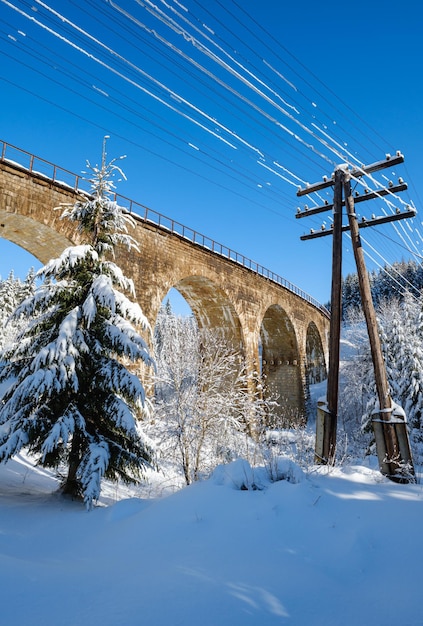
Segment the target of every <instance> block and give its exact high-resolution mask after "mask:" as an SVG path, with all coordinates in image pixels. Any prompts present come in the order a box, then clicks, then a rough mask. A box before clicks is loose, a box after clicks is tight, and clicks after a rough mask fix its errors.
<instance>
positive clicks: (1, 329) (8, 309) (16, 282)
mask: <svg viewBox="0 0 423 626" xmlns="http://www.w3.org/2000/svg"><path fill="white" fill-rule="evenodd" d="M34 277H35V272H34V269H33V268H31V269H30V270H29V272H28V274H27V276H26V278H25V281H24V282H22V281H21V280H20V279H19V278H15V274H14V271H13V270H11V272H10V273H9V276H8V277H7V279H6V280H2V281H0V349H3V348H4V347H5V346H6V345H8V344H9V343H10V342H11V341H12V340H13V338H14V337H15V335H16V334H17V333H18V332H19V330H21V329H22V328H23V327H24V325H25V324H26V320H25V319H24V318H22V317H21V318H20V319H16V318H11V315H12V313H13V311H14V310H15V308H16V307H17V305H18V304H20V303H21V302H22V300H24V299H25V298H26V297H28V296H29V295H30V294H31V293H34Z"/></svg>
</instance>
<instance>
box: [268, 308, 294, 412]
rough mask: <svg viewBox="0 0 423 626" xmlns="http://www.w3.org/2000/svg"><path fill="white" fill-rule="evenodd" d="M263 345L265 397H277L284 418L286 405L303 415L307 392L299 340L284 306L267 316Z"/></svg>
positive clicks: (271, 311) (272, 309)
mask: <svg viewBox="0 0 423 626" xmlns="http://www.w3.org/2000/svg"><path fill="white" fill-rule="evenodd" d="M260 341H261V352H262V355H261V362H262V375H263V377H264V383H265V384H264V387H265V390H266V391H265V393H266V394H269V395H271V396H276V397H277V400H278V402H279V409H278V411H277V412H278V413H279V414H280V415H281V416H284V411H285V407H286V405H289V407H290V408H292V409H294V411H297V413H301V414H302V413H303V410H304V389H303V384H302V376H301V367H300V352H299V347H298V341H297V336H296V332H295V328H294V325H293V323H292V321H291V319H290V318H289V316H288V315H287V313H286V311H285V310H284V309H283V308H282V307H281V306H280V305H278V304H274V305H271V306H270V307H269V308H268V309H267V311H266V312H265V314H264V317H263V320H262V323H261V329H260ZM297 417H298V415H297Z"/></svg>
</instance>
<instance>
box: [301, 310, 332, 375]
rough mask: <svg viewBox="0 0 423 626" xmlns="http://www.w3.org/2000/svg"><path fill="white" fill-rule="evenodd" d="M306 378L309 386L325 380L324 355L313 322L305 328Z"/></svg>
mask: <svg viewBox="0 0 423 626" xmlns="http://www.w3.org/2000/svg"><path fill="white" fill-rule="evenodd" d="M306 377H307V382H308V384H310V385H313V384H315V383H320V382H322V380H325V379H326V378H327V370H326V362H325V353H324V350H323V343H322V339H321V337H320V333H319V331H318V329H317V326H316V324H315V323H314V322H310V323H309V325H308V327H307V336H306Z"/></svg>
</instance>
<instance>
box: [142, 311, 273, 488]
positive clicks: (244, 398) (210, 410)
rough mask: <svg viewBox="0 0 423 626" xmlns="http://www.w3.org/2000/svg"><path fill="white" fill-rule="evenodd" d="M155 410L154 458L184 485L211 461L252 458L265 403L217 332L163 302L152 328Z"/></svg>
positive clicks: (206, 471) (204, 472)
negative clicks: (166, 463)
mask: <svg viewBox="0 0 423 626" xmlns="http://www.w3.org/2000/svg"><path fill="white" fill-rule="evenodd" d="M155 356H156V362H157V373H156V379H155V412H154V419H153V422H152V424H151V427H150V433H151V436H152V437H154V438H156V439H157V444H158V445H157V447H158V449H159V450H160V455H161V457H162V458H163V459H164V460H165V459H166V460H170V459H172V460H173V462H174V463H176V464H177V465H178V466H179V468H180V469H181V471H182V473H183V476H184V480H185V483H186V484H190V483H191V482H193V481H195V480H198V478H199V477H200V476H204V475H208V474H209V473H210V472H211V471H212V470H213V469H214V468H215V467H216V465H218V464H219V463H223V462H230V461H232V460H234V459H236V458H238V457H241V456H244V457H247V456H254V455H255V453H256V447H257V442H256V441H255V439H257V438H258V437H259V432H260V428H261V425H262V424H263V423H264V421H265V419H266V412H267V411H268V410H269V406H270V404H271V403H270V402H269V401H267V400H263V398H262V397H261V392H260V389H259V388H258V385H257V381H256V380H250V378H251V377H250V376H249V375H247V373H246V370H245V364H244V362H243V358H242V356H241V354H240V353H239V352H237V351H236V350H234V349H233V348H232V347H231V346H230V344H229V343H228V341H227V340H226V339H225V337H224V335H223V334H222V333H220V332H215V331H207V330H201V331H200V330H199V329H198V327H197V324H196V321H195V319H194V318H193V317H180V316H175V315H173V313H172V311H171V308H170V306H169V305H167V306H166V307H164V308H163V309H162V311H161V313H160V314H159V317H158V321H157V325H156V329H155Z"/></svg>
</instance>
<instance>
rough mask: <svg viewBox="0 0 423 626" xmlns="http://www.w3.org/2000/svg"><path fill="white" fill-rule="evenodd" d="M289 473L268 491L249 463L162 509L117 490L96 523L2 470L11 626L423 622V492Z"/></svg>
mask: <svg viewBox="0 0 423 626" xmlns="http://www.w3.org/2000/svg"><path fill="white" fill-rule="evenodd" d="M281 469H282V474H284V475H285V476H286V477H288V478H289V480H287V479H285V480H281V481H278V482H275V483H270V482H269V480H268V478H267V474H266V472H265V470H264V469H255V470H251V468H250V466H249V465H248V464H247V463H246V462H242V461H237V462H235V463H233V464H231V465H227V466H220V467H219V468H217V470H216V471H215V472H214V474H213V475H212V477H211V478H210V479H209V480H207V481H204V482H200V483H197V484H194V485H192V486H190V487H188V488H185V489H182V490H180V491H178V492H177V493H174V494H173V495H168V496H165V497H162V498H156V499H154V498H150V499H147V498H140V497H137V496H139V495H140V492H139V491H133V492H131V491H127V490H126V491H125V490H123V488H119V489H116V487H113V486H108V485H106V488H105V489H104V491H103V497H102V502H101V503H100V504H101V506H98V507H96V508H95V509H94V510H93V511H91V512H89V513H88V512H87V511H86V510H85V508H84V507H83V505H81V504H80V503H76V502H72V501H69V500H64V499H62V498H61V497H59V496H58V495H56V494H55V490H56V488H57V482H56V478H55V477H54V476H53V475H52V474H50V473H49V472H48V471H46V470H44V469H40V468H34V467H33V466H32V464H31V463H30V461H29V460H28V459H27V458H26V457H24V456H18V457H16V458H15V459H14V460H11V461H9V462H8V463H7V464H6V465H2V466H0V572H1V574H0V577H1V582H0V588H1V598H2V600H1V606H0V624H2V625H3V624H4V626H23V625H26V624H31V625H32V626H65V625H66V626H76V625H78V626H80V625H85V624H87V625H90V626H97V625H98V626H100V625H101V626H120V625H122V626H137V625H138V624H150V625H151V626H176V625H183V626H191V625H192V626H238V625H239V626H249V625H254V626H267V625H269V626H270V625H272V626H273V625H276V624H278V625H283V624H290V625H292V626H301V625H307V626H309V625H310V624H313V626H320V625H321V626H331V625H333V626H340V625H342V626H362V625H363V626H365V625H368V624H371V625H372V626H378V625H380V626H382V625H383V626H417V625H422V624H423V607H422V605H421V595H420V593H421V579H420V573H421V556H422V554H423V533H422V532H421V522H422V516H423V489H422V486H421V485H420V484H416V485H406V486H405V485H396V484H394V483H392V482H389V481H388V480H387V479H384V478H382V476H381V475H380V474H379V472H377V471H376V470H375V469H373V468H370V467H365V466H350V467H344V468H342V469H334V470H332V471H330V472H328V470H327V469H326V468H320V469H319V470H317V469H316V470H315V471H311V472H308V473H307V475H305V474H302V472H301V470H300V469H299V468H298V467H297V466H295V465H293V464H292V463H291V462H287V463H286V464H285V466H282V468H281ZM253 484H254V485H255V486H257V487H259V488H258V489H247V490H246V489H240V487H241V486H242V485H244V486H249V487H251V486H252V485H253Z"/></svg>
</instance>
